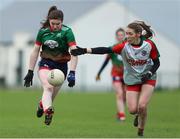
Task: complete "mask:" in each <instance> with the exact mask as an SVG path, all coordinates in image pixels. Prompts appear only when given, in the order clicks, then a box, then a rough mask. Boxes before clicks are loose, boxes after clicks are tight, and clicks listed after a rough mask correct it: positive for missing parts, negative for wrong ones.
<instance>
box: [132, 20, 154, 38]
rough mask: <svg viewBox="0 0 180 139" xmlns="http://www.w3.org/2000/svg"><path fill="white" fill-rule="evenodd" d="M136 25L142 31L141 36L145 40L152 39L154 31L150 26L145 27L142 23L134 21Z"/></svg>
mask: <svg viewBox="0 0 180 139" xmlns="http://www.w3.org/2000/svg"><path fill="white" fill-rule="evenodd" d="M135 22H136V23H137V24H139V25H140V26H141V27H142V28H143V30H142V36H143V37H145V38H146V39H150V38H152V37H153V34H155V33H154V31H153V30H152V29H151V26H150V25H147V24H146V23H145V22H144V21H135Z"/></svg>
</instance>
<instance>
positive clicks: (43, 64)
mask: <svg viewBox="0 0 180 139" xmlns="http://www.w3.org/2000/svg"><path fill="white" fill-rule="evenodd" d="M38 65H39V69H49V70H51V69H59V70H61V71H62V72H63V73H64V76H65V78H66V76H67V71H68V64H67V62H66V63H59V62H55V61H52V60H50V59H44V58H42V59H41V60H40V61H39V64H38Z"/></svg>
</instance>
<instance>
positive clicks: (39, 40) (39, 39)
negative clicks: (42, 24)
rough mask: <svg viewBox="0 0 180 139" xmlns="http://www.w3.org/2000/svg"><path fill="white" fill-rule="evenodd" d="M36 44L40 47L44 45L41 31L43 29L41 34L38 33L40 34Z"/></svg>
mask: <svg viewBox="0 0 180 139" xmlns="http://www.w3.org/2000/svg"><path fill="white" fill-rule="evenodd" d="M35 44H36V45H38V46H41V45H42V31H41V29H40V30H39V32H38V34H37V36H36V41H35Z"/></svg>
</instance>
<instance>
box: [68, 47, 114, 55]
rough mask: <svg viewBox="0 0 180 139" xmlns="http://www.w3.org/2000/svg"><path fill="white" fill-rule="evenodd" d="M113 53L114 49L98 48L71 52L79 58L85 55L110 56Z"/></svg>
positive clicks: (78, 49)
mask: <svg viewBox="0 0 180 139" xmlns="http://www.w3.org/2000/svg"><path fill="white" fill-rule="evenodd" d="M109 53H113V51H112V49H111V48H109V47H96V48H81V47H77V49H73V50H71V55H73V56H78V55H83V54H109Z"/></svg>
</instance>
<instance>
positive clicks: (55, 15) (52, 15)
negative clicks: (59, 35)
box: [41, 6, 64, 28]
mask: <svg viewBox="0 0 180 139" xmlns="http://www.w3.org/2000/svg"><path fill="white" fill-rule="evenodd" d="M49 19H60V20H61V21H63V19H64V14H63V12H62V11H61V10H58V9H57V7H56V6H51V7H50V8H49V11H48V15H47V17H46V20H45V21H42V22H41V24H42V28H47V27H49V26H50V24H49Z"/></svg>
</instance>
